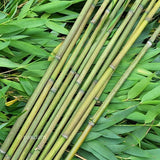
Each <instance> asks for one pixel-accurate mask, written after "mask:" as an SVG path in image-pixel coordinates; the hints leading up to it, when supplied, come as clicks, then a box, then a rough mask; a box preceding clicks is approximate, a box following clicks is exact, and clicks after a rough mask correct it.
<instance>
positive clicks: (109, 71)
mask: <svg viewBox="0 0 160 160" xmlns="http://www.w3.org/2000/svg"><path fill="white" fill-rule="evenodd" d="M159 3H160V1H158V2H157V3H156V4H155V6H154V7H153V9H152V10H151V11H150V13H149V14H148V16H147V17H146V18H145V20H144V21H143V22H142V24H141V25H140V27H139V28H138V29H137V30H136V32H135V33H136V34H135V35H134V36H131V37H130V38H129V40H128V41H127V43H126V44H125V46H124V47H123V48H122V50H121V51H120V53H119V54H118V56H117V57H116V58H115V60H114V61H113V62H112V64H111V65H110V67H109V68H108V69H107V70H106V72H105V73H104V74H103V76H102V77H101V79H100V80H99V81H98V83H97V84H96V86H95V87H94V91H92V92H91V93H90V95H89V96H88V98H87V101H85V102H84V103H83V105H82V106H81V108H80V109H79V112H78V113H77V114H75V116H74V118H73V121H72V122H71V123H70V124H68V127H67V129H66V130H65V131H64V132H63V134H62V136H61V137H60V138H59V139H58V140H57V142H56V143H55V145H54V146H53V148H52V149H51V151H50V152H49V154H48V155H47V156H46V160H47V159H51V158H53V156H54V155H55V153H57V151H58V150H59V148H60V146H62V144H63V143H64V142H65V141H66V139H67V138H68V137H69V135H70V134H71V132H72V130H73V128H74V127H75V126H76V125H77V123H78V121H79V120H80V118H81V116H82V115H83V114H84V112H85V111H86V108H87V107H88V106H89V104H90V103H91V101H92V99H93V98H94V97H95V96H96V94H97V93H98V91H99V88H100V86H101V84H103V83H104V82H105V81H106V80H107V78H108V77H109V76H110V75H111V74H112V73H113V72H114V70H115V69H116V67H117V66H118V64H119V63H120V61H121V59H122V58H123V57H124V56H125V54H126V53H127V51H128V50H129V48H130V47H131V46H132V44H133V43H134V42H135V40H136V39H137V38H138V36H139V35H140V34H141V32H142V31H143V29H144V28H145V27H146V25H147V24H148V22H149V20H150V19H151V18H152V17H153V15H154V14H155V12H156V11H157V10H158V8H159ZM79 113H81V114H79Z"/></svg>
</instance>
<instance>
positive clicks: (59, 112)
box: [50, 111, 62, 129]
mask: <svg viewBox="0 0 160 160" xmlns="http://www.w3.org/2000/svg"><path fill="white" fill-rule="evenodd" d="M59 113H60V114H62V113H61V111H59ZM57 117H58V118H60V116H58V115H57ZM55 124H56V123H55V120H54V126H55ZM50 128H51V127H50ZM52 129H53V128H52Z"/></svg>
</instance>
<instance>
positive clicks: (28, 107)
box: [0, 0, 93, 159]
mask: <svg viewBox="0 0 160 160" xmlns="http://www.w3.org/2000/svg"><path fill="white" fill-rule="evenodd" d="M92 3H93V0H88V1H87V2H86V4H85V6H84V7H83V9H82V11H81V13H80V15H79V16H78V18H77V20H76V22H75V24H74V25H73V27H72V29H71V31H70V33H69V34H68V36H67V37H66V39H65V41H64V43H63V45H62V46H61V48H60V50H59V51H58V53H57V55H56V58H55V59H54V60H53V62H51V65H50V66H49V68H48V70H47V72H46V74H45V75H44V76H43V77H44V78H42V80H41V82H40V83H39V85H38V87H37V89H36V90H35V92H34V93H33V95H32V97H31V98H30V100H29V101H28V103H27V105H26V107H25V108H24V111H25V113H24V114H23V115H22V116H21V117H20V118H19V119H18V120H17V122H16V123H15V125H14V126H13V129H12V130H11V132H10V134H9V135H8V137H7V139H6V141H5V142H4V143H3V145H2V147H1V150H2V151H3V154H5V152H6V151H7V149H8V148H9V146H10V145H11V143H12V142H11V140H12V141H13V139H14V138H15V136H16V134H17V132H18V130H19V128H20V127H21V125H22V124H23V122H24V120H25V118H26V117H27V115H28V113H29V111H30V110H31V108H32V106H33V104H34V103H35V102H36V100H37V98H38V96H39V95H40V92H41V91H42V90H43V88H44V86H45V84H46V81H47V80H48V78H49V77H50V76H51V74H52V72H53V71H54V69H55V68H56V66H57V64H58V62H59V60H60V57H62V56H63V54H64V52H65V50H66V49H67V47H68V45H69V44H70V42H71V43H72V42H73V41H72V39H73V38H74V37H75V35H77V34H76V33H77V30H79V26H81V24H82V20H83V18H84V17H86V15H87V13H88V10H89V8H90V6H91V5H92ZM82 30H83V29H82ZM48 83H49V84H48V86H51V83H53V82H52V80H49V81H48ZM47 88H48V87H47ZM22 137H23V136H22ZM3 156H4V155H0V159H1V158H3Z"/></svg>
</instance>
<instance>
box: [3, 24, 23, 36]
mask: <svg viewBox="0 0 160 160" xmlns="http://www.w3.org/2000/svg"><path fill="white" fill-rule="evenodd" d="M20 30H22V28H21V27H20V26H18V25H16V24H15V25H11V24H10V25H9V24H8V25H7V24H5V25H4V24H0V34H6V33H12V32H16V31H20Z"/></svg>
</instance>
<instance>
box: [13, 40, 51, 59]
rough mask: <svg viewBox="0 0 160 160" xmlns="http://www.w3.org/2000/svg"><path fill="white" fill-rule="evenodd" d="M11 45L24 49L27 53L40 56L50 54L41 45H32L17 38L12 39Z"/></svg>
mask: <svg viewBox="0 0 160 160" xmlns="http://www.w3.org/2000/svg"><path fill="white" fill-rule="evenodd" d="M10 46H12V47H14V48H17V49H19V50H21V51H24V52H26V53H29V54H32V55H36V56H38V57H47V56H49V54H48V53H47V52H46V51H45V50H44V49H41V48H40V47H38V46H35V45H32V44H30V43H27V42H23V41H18V40H15V41H11V43H10Z"/></svg>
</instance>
